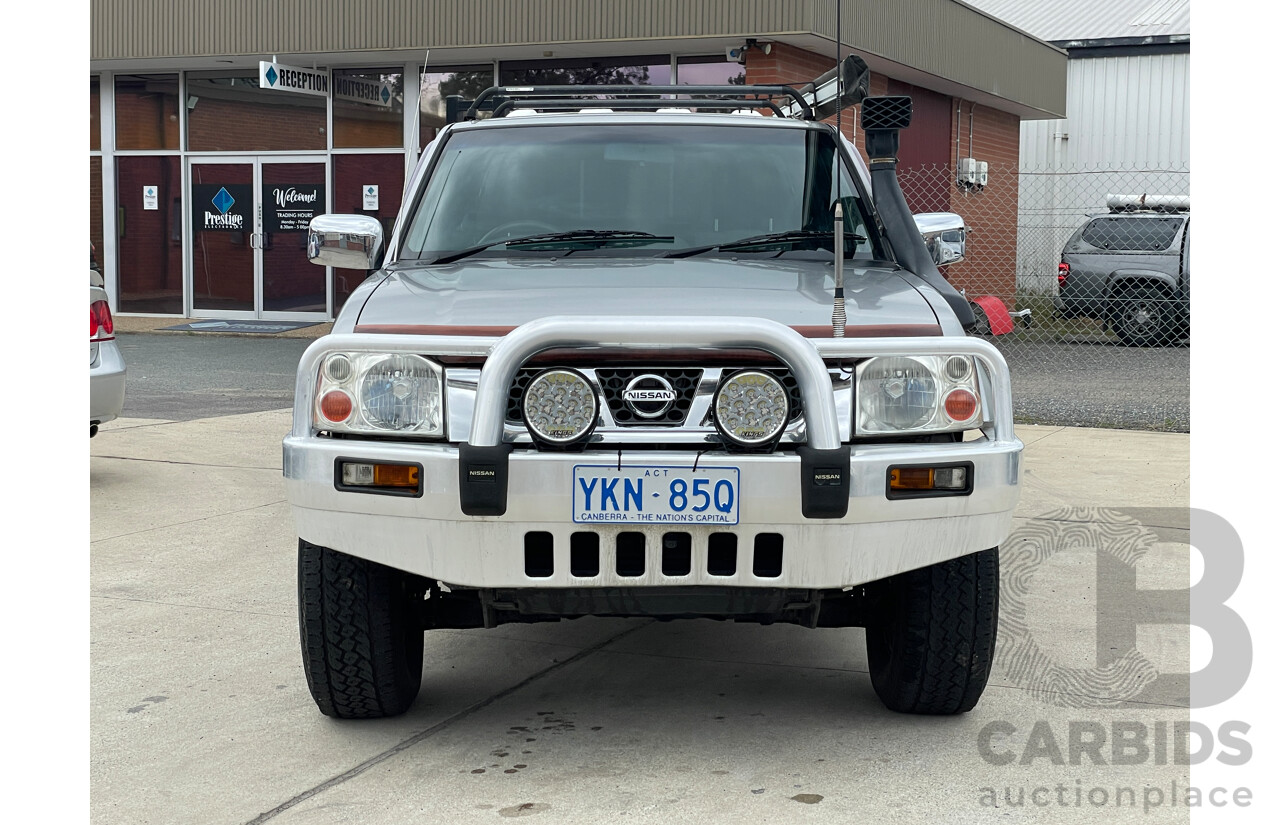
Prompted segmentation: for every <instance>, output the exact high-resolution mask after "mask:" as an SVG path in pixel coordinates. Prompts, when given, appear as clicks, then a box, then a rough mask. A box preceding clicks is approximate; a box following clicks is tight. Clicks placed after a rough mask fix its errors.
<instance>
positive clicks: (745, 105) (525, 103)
mask: <svg viewBox="0 0 1280 825" xmlns="http://www.w3.org/2000/svg"><path fill="white" fill-rule="evenodd" d="M515 109H539V110H542V111H554V110H562V111H573V112H576V111H579V110H582V109H610V110H623V111H642V112H646V111H653V110H655V109H657V110H662V109H719V110H729V111H734V110H738V109H769V110H771V111H772V112H773V113H774V114H775V115H777V116H778V117H783V116H784V115H783V113H782V109H780V108H778V104H776V103H774V102H773V101H772V100H760V99H757V98H747V99H745V100H716V99H714V98H699V99H696V100H672V99H671V98H664V99H662V100H628V99H621V100H606V99H601V98H594V97H589V98H571V97H570V98H550V97H549V98H538V99H537V100H536V101H529V100H512V99H511V98H506V99H504V100H503V101H502V102H501V103H499V104H498V105H497V106H496V107H494V110H493V116H494V117H505V116H506V115H509V114H511V113H512V111H514V110H515Z"/></svg>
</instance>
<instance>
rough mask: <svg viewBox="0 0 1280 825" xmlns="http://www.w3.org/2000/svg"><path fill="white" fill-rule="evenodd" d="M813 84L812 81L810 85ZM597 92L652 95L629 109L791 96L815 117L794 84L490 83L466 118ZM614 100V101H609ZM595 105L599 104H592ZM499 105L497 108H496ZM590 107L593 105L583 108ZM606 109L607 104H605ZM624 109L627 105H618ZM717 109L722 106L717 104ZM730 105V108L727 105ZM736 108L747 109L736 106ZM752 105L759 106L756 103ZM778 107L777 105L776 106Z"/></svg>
mask: <svg viewBox="0 0 1280 825" xmlns="http://www.w3.org/2000/svg"><path fill="white" fill-rule="evenodd" d="M806 85H812V84H806ZM596 95H612V96H613V97H614V99H618V98H628V97H629V98H649V100H646V101H644V103H645V105H644V106H640V107H630V106H628V107H625V108H650V107H654V106H659V105H660V106H662V108H678V107H681V104H683V106H686V107H692V106H695V105H696V104H697V103H700V102H701V101H703V100H727V101H732V102H735V103H740V104H742V103H746V101H749V100H762V99H763V100H767V99H770V98H788V99H789V100H790V101H791V105H790V108H791V109H792V110H793V111H794V112H796V113H797V114H798V115H799V117H800V118H802V119H804V120H813V119H814V116H813V108H812V107H811V106H810V105H809V102H808V101H807V100H805V97H804V95H803V94H802V93H801V92H800V91H799V90H797V89H793V88H792V87H790V86H730V85H724V86H621V85H619V86H490V87H489V88H488V89H485V90H484V91H483V92H481V93H480V94H479V95H478V96H477V97H476V99H475V101H474V102H473V103H472V104H471V108H470V109H468V110H467V112H466V114H465V115H463V117H462V119H463V120H475V119H476V117H477V113H478V112H480V111H482V110H484V109H487V108H490V107H492V106H493V103H492V102H491V99H492V98H494V97H503V98H507V99H508V100H513V101H518V102H525V103H526V105H527V106H528V107H530V108H538V107H539V106H541V105H542V103H541V102H534V101H538V99H539V98H552V99H554V100H557V101H559V100H570V99H575V98H581V97H586V98H588V99H594V97H595V96H596ZM657 95H677V96H679V97H678V98H677V99H671V98H666V99H663V98H656V97H655V96H657ZM609 102H613V101H609ZM591 105H595V104H591ZM495 108H496V107H495ZM582 108H589V107H582ZM601 108H605V107H601ZM614 108H624V107H620V106H617V107H614ZM715 108H719V107H718V106H716V107H715ZM725 108H729V107H725ZM733 108H747V107H743V106H736V107H733ZM749 108H759V107H756V106H754V105H751V106H749ZM775 108H776V107H775Z"/></svg>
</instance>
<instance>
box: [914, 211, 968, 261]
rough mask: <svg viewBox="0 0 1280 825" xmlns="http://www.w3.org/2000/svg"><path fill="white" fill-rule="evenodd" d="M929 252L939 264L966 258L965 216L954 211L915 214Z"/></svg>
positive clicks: (918, 227) (917, 225)
mask: <svg viewBox="0 0 1280 825" xmlns="http://www.w3.org/2000/svg"><path fill="white" fill-rule="evenodd" d="M912 217H914V218H915V220H916V228H917V229H919V230H920V235H921V236H922V237H923V238H924V244H925V246H927V247H929V254H930V255H931V256H933V262H934V263H935V264H937V265H938V266H946V265H947V264H954V263H959V262H960V261H963V260H964V236H965V232H966V231H967V230H966V229H965V226H964V218H962V217H960V216H959V215H957V214H956V213H954V212H923V213H921V214H919V215H913V216H912Z"/></svg>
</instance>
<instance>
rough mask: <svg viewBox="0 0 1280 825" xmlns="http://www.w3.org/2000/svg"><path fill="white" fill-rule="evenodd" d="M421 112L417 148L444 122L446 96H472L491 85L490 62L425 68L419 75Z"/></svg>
mask: <svg viewBox="0 0 1280 825" xmlns="http://www.w3.org/2000/svg"><path fill="white" fill-rule="evenodd" d="M422 84H423V93H422V113H421V116H420V120H419V125H418V141H419V143H418V148H419V149H421V148H422V147H423V146H426V145H427V144H428V143H430V142H431V140H432V139H433V138H434V137H435V136H436V132H437V131H439V130H440V127H441V126H443V125H444V123H445V102H444V101H445V98H446V97H448V96H449V95H462V96H463V97H465V98H467V99H468V100H472V99H474V98H475V96H476V95H478V94H480V93H481V92H483V91H484V90H485V89H487V88H489V87H490V86H492V85H493V64H492V63H490V64H487V65H479V66H451V67H449V68H447V69H441V70H440V71H436V72H427V74H426V75H425V76H424V77H423V79H422Z"/></svg>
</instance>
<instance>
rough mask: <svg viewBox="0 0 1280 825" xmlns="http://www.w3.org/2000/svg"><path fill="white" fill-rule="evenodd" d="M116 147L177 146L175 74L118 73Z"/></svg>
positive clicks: (176, 77)
mask: <svg viewBox="0 0 1280 825" xmlns="http://www.w3.org/2000/svg"><path fill="white" fill-rule="evenodd" d="M115 93H116V119H115V122H116V148H117V149H177V148H178V129H179V124H178V76H177V75H176V74H133V75H117V76H116V82H115Z"/></svg>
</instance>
